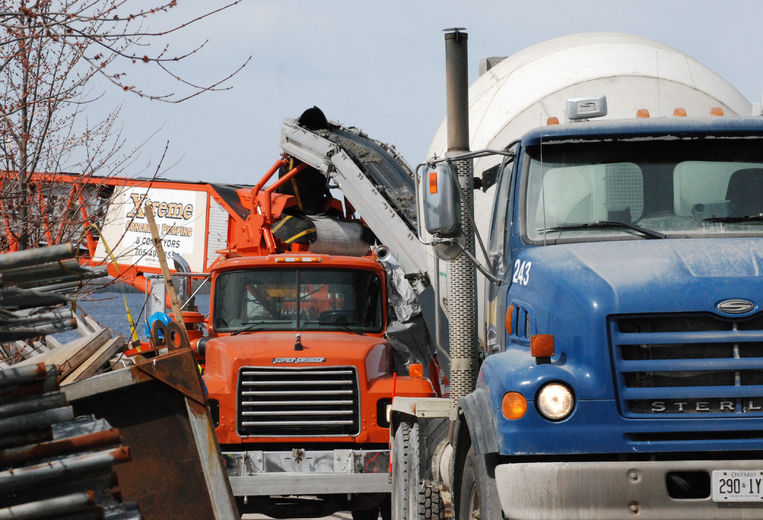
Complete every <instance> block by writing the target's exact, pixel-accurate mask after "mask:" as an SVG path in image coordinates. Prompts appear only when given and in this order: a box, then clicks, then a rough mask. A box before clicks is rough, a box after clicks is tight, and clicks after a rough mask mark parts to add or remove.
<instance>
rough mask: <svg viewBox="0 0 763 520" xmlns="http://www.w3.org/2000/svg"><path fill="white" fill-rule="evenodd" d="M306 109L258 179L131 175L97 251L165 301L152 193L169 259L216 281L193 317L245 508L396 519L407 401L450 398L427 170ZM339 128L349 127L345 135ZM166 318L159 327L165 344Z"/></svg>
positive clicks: (222, 439) (195, 343) (190, 323)
mask: <svg viewBox="0 0 763 520" xmlns="http://www.w3.org/2000/svg"><path fill="white" fill-rule="evenodd" d="M311 110H312V115H313V116H316V115H317V116H319V119H321V118H322V114H321V113H320V112H319V111H317V109H311ZM316 111H317V112H316ZM310 113H311V111H308V112H306V114H307V115H308V116H310ZM305 117H306V116H305V114H303V118H302V120H300V121H299V122H297V121H292V120H287V121H291V123H290V124H289V125H286V126H288V128H289V129H290V130H289V131H290V132H291V134H290V135H291V137H290V138H288V139H287V140H289V143H288V145H287V146H284V144H283V143H282V148H284V150H285V153H284V155H283V158H282V159H281V160H279V161H278V162H276V163H275V165H274V166H273V167H272V168H271V169H270V170H269V171H268V172H267V173H266V175H265V176H264V177H263V178H262V179H261V180H260V181H259V182H258V183H257V184H256V185H255V186H254V187H248V186H247V187H242V186H220V185H212V184H201V183H195V184H194V183H177V184H175V183H167V182H162V181H153V182H152V183H150V184H145V185H144V184H141V183H140V182H135V181H132V182H130V183H125V185H124V186H118V187H116V188H115V190H120V191H119V192H115V194H114V195H113V196H112V198H113V199H114V200H115V201H116V202H113V203H112V206H111V208H110V209H109V212H110V213H109V214H107V219H106V222H105V223H104V225H103V226H102V233H101V235H100V238H101V239H102V240H101V241H100V242H99V243H98V245H97V247H96V248H95V249H94V252H95V254H94V255H93V256H94V258H93V262H98V261H106V260H108V258H109V257H110V256H111V254H113V255H114V256H115V257H116V258H117V259H118V261H117V262H115V263H114V264H120V265H119V267H120V271H119V274H121V278H122V279H125V280H126V281H128V282H129V283H131V284H132V285H134V286H136V287H139V288H141V289H142V290H144V291H146V292H147V293H151V292H152V286H153V293H157V292H158V293H160V294H159V295H158V296H159V298H158V299H159V300H160V301H162V304H161V305H160V307H161V308H164V303H163V299H164V296H165V295H164V286H163V285H162V284H161V283H160V282H161V280H159V279H157V277H156V273H157V272H158V271H159V269H158V263H157V261H156V258H155V256H153V257H152V255H151V251H149V250H150V249H151V246H150V244H151V243H152V240H151V237H150V235H148V234H147V233H146V232H147V229H146V227H147V226H146V225H145V205H144V202H145V201H146V200H151V201H152V205H153V208H154V211H155V220H157V221H158V224H159V229H160V234H161V235H162V240H163V244H164V247H165V250H167V256H168V259H169V260H170V266H173V265H174V267H175V269H174V270H175V271H178V272H180V271H182V272H183V273H179V274H186V275H188V274H193V273H196V274H198V273H202V272H203V273H204V275H205V277H206V279H207V280H209V281H211V297H210V311H209V315H208V316H207V317H206V319H205V320H203V322H201V320H202V317H201V316H200V315H199V314H198V313H194V312H185V313H184V317H185V318H187V320H186V322H187V323H186V326H187V328H188V331H189V336H190V339H191V346H192V347H193V348H195V349H196V351H197V355H198V361H199V364H200V366H201V367H202V370H203V379H204V382H205V385H206V389H207V392H208V398H209V406H210V410H211V414H212V417H213V420H214V425H215V432H216V434H217V439H218V441H219V444H220V447H221V450H222V453H223V456H224V459H225V462H226V465H227V471H228V475H229V478H230V483H231V487H232V490H233V492H234V495H235V496H236V499H237V503H238V507H239V511H240V512H241V513H242V514H245V513H262V514H266V515H269V516H271V517H274V518H289V517H315V516H326V515H329V514H332V513H333V512H336V511H351V512H352V516H353V518H355V519H372V518H378V517H379V516H381V517H382V518H390V516H391V513H390V499H389V497H390V491H391V486H392V483H391V481H390V474H389V470H390V447H389V440H390V437H389V421H388V412H389V410H390V408H391V403H392V399H393V397H394V396H409V397H435V396H439V395H441V392H440V385H439V384H438V379H437V362H436V356H435V355H434V354H435V353H434V352H433V351H432V350H431V349H430V348H429V343H428V341H427V340H426V338H425V336H426V333H425V330H424V329H422V328H421V327H420V324H421V323H423V320H422V319H421V311H420V310H419V309H417V308H416V305H417V303H416V301H415V300H416V298H415V293H416V292H417V290H418V291H420V290H422V288H423V287H424V285H425V284H424V283H423V281H422V280H421V279H420V278H417V275H416V273H414V272H413V271H415V270H416V269H417V266H416V265H414V262H413V260H412V259H416V261H418V258H417V257H418V252H417V251H416V250H415V247H419V243H418V241H417V240H416V238H415V233H414V232H413V229H414V228H415V205H411V202H412V201H413V196H412V191H413V189H412V186H413V180H412V177H411V174H410V169H409V168H407V165H405V164H404V162H402V161H401V160H399V158H398V157H397V156H396V155H395V154H394V152H393V151H391V149H388V148H383V147H380V146H379V144H378V143H377V142H374V141H372V140H369V139H367V138H366V137H365V136H364V135H362V134H360V133H358V132H355V131H350V130H348V129H344V128H343V127H335V126H331V127H330V128H329V125H328V123H327V122H325V118H324V119H323V121H322V122H321V121H319V123H318V126H320V127H323V128H316V127H315V125H314V120H313V122H312V123H311V122H310V121H309V119H310V117H307V119H305ZM313 119H314V118H313ZM329 130H331V131H334V132H340V133H342V135H339V134H337V135H335V136H334V140H335V141H336V142H329V141H327V140H324V137H325V136H326V135H327V134H326V132H327V131H329ZM321 133H322V134H323V136H324V137H321V136H320V135H319V134H321ZM297 134H299V135H297ZM300 135H301V137H300ZM337 136H338V137H337ZM292 138H293V139H292ZM302 138H307V139H308V140H313V141H311V143H312V144H311V143H301V144H300V143H299V142H297V141H299V139H302ZM282 139H283V138H282ZM352 139H355V140H356V141H357V142H355V143H354V144H353V143H350V142H349V141H348V140H352ZM316 140H317V141H316ZM318 145H320V146H323V147H324V149H322V151H321V150H318V151H317V152H316V146H318ZM361 146H366V147H368V148H367V149H364V151H362V152H358V150H359V147H361ZM287 148H289V149H290V150H291V152H288V154H287V152H286V149H287ZM344 148H351V149H353V150H354V151H355V155H354V158H353V157H351V156H350V155H349V154H348V153H346V152H345V150H344ZM311 152H315V153H314V154H313V155H310V154H311ZM300 156H302V157H306V156H310V157H309V159H310V161H312V164H311V163H310V162H307V161H306V162H303V160H302V159H301V158H300ZM321 158H323V160H325V161H330V160H334V161H344V164H343V165H340V168H341V169H344V171H345V172H348V173H347V174H348V178H350V177H351V178H353V179H355V180H354V181H353V182H352V183H350V184H346V183H343V185H342V186H339V185H338V184H339V183H338V182H337V181H336V177H335V176H334V175H333V174H334V173H335V171H332V170H333V167H328V166H326V167H323V166H321V164H322V163H320V161H319V159H321ZM363 160H365V161H366V163H365V164H364V163H363ZM316 165H317V166H318V167H316ZM348 168H349V170H348ZM356 170H357V171H356ZM358 172H362V173H363V174H364V175H358V174H357V173H358ZM276 174H278V176H277V179H276V178H275V177H276ZM358 187H360V189H362V190H367V191H366V192H363V193H364V194H363V193H361V194H360V195H359V194H358V193H354V196H355V197H359V198H357V199H356V200H360V201H365V203H370V204H371V205H370V206H368V207H369V208H373V209H371V210H369V209H366V210H364V213H363V214H362V215H361V214H359V212H358V211H356V209H355V207H356V206H354V205H353V204H352V203H351V202H350V201H349V200H348V199H347V197H346V195H345V193H344V190H345V189H348V190H356V191H357V189H358ZM406 190H408V191H407V192H406ZM120 201H121V203H120ZM401 202H402V203H401ZM406 204H407V205H406ZM112 209H113V211H112ZM120 211H121V212H122V213H119V212H120ZM390 212H391V213H390ZM109 215H110V216H111V218H109ZM186 217H188V218H186ZM396 226H397V227H396ZM105 241H108V242H109V243H111V245H112V247H113V249H110V250H108V251H107V248H106V247H105V246H106V244H105V243H104V242H105ZM380 243H383V244H385V245H388V246H389V247H379V245H378V244H380ZM199 253H201V254H199ZM392 253H394V259H395V260H394V261H393V262H392V263H390V259H391V258H392V257H393V255H392ZM125 259H134V260H135V261H134V262H131V263H129V264H128V263H127V262H125ZM173 260H174V263H173ZM401 266H402V268H401ZM110 269H112V270H113V271H114V272H113V273H112V274H114V275H117V274H118V273H117V266H116V265H112V266H111V268H110ZM152 277H153V278H152ZM152 279H153V283H152V282H151V280H152ZM174 285H176V287H182V288H185V284H178V283H176V284H174ZM414 287H416V288H417V290H414V289H413V288H414ZM157 289H158V291H157ZM181 292H183V291H181ZM411 294H414V296H411ZM153 296H156V295H152V297H153ZM406 302H407V303H406ZM150 314H151V313H149V314H148V315H150ZM200 322H201V323H200ZM149 325H150V324H149ZM201 325H203V327H202V326H201ZM204 328H206V332H204V331H203V329H204ZM161 329H162V327H150V330H151V331H152V334H151V336H152V338H153V339H152V341H153V342H154V343H162V342H163V340H164V338H161V339H160V338H159V337H158V336H159V334H158V332H157V331H161ZM392 329H395V331H397V332H393V330H392ZM167 330H169V329H167ZM400 331H402V334H401V333H400ZM422 331H424V332H422ZM170 336H171V334H169V333H168V334H167V340H168V341H167V342H168V343H170V341H169V340H170V339H171V338H170ZM406 338H407V339H406ZM406 341H408V342H409V343H411V344H412V346H411V347H410V348H409V347H407V346H406V345H405V344H406ZM154 346H155V347H156V346H158V345H154Z"/></svg>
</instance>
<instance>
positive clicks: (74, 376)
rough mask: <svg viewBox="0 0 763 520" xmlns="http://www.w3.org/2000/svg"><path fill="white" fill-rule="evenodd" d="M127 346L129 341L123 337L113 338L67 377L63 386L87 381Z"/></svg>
mask: <svg viewBox="0 0 763 520" xmlns="http://www.w3.org/2000/svg"><path fill="white" fill-rule="evenodd" d="M126 345H127V340H126V339H125V338H123V337H122V336H117V337H115V338H111V339H110V340H109V341H107V342H106V343H104V344H103V345H102V346H101V348H99V349H98V350H97V351H96V352H95V353H94V354H93V355H92V356H90V357H89V358H87V359H86V360H85V361H84V362H83V363H82V364H81V365H80V366H79V367H77V369H76V370H74V371H73V372H72V373H71V374H69V375H68V376H66V377H65V378H64V379H63V381H61V386H63V385H68V384H70V383H74V382H75V381H80V380H82V379H87V378H88V377H90V376H94V375H95V374H96V372H97V370H98V369H99V368H100V367H101V366H102V365H104V364H105V363H106V362H108V360H109V359H111V358H112V357H113V356H114V354H116V353H117V352H119V351H120V350H121V349H124V347H125V346H126Z"/></svg>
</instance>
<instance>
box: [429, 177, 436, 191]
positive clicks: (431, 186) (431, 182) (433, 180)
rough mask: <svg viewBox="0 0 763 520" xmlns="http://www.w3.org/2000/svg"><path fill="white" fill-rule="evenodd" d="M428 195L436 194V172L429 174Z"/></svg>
mask: <svg viewBox="0 0 763 520" xmlns="http://www.w3.org/2000/svg"><path fill="white" fill-rule="evenodd" d="M429 193H430V194H432V195H434V194H436V193H437V171H433V172H429Z"/></svg>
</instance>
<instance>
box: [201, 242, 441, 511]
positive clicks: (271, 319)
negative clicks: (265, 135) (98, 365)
mask: <svg viewBox="0 0 763 520" xmlns="http://www.w3.org/2000/svg"><path fill="white" fill-rule="evenodd" d="M386 293H387V290H386V274H385V271H384V268H383V267H382V266H381V265H380V264H379V262H378V261H377V260H376V259H375V258H374V257H373V256H369V257H359V258H358V257H345V256H335V255H315V254H310V253H282V254H275V255H269V256H242V257H239V258H233V259H230V260H226V261H224V262H221V263H220V264H218V265H217V266H215V268H214V270H213V271H212V297H211V303H210V316H209V322H208V335H207V336H205V337H204V338H203V339H202V340H200V341H199V342H198V346H197V349H198V352H199V354H200V355H201V356H202V358H203V360H204V365H205V367H204V381H205V383H206V386H207V390H208V392H209V405H210V409H211V411H212V417H213V421H214V423H215V428H216V430H215V431H216V432H217V438H218V441H219V443H220V446H221V449H222V452H223V456H224V458H225V460H226V464H227V468H228V475H229V477H230V481H231V487H232V489H233V492H234V494H235V495H236V497H237V500H238V506H239V511H240V512H241V513H249V512H260V513H264V514H267V515H270V516H273V517H276V518H284V517H306V516H324V515H328V514H331V513H333V512H335V511H340V510H350V511H352V515H353V518H356V519H361V518H377V517H378V516H379V513H380V512H381V514H382V517H383V518H389V517H390V513H389V491H390V482H389V422H388V417H387V410H388V407H389V406H390V404H391V402H392V396H393V395H409V396H426V395H429V396H431V395H434V391H433V388H432V385H431V384H430V382H429V380H428V379H425V378H423V377H422V373H421V372H418V373H417V372H416V366H415V365H414V366H413V368H412V370H411V372H412V373H411V375H410V376H409V375H396V373H395V372H394V367H393V363H392V351H391V347H390V344H389V342H388V340H387V339H386V338H385V330H386V324H387V320H388V314H387V304H386Z"/></svg>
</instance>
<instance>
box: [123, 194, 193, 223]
mask: <svg viewBox="0 0 763 520" xmlns="http://www.w3.org/2000/svg"><path fill="white" fill-rule="evenodd" d="M130 199H131V200H132V203H133V209H132V210H131V211H130V212H129V213H128V214H127V218H146V212H145V210H144V208H145V205H146V203H150V204H151V206H152V207H153V208H154V215H155V216H157V217H160V218H171V219H175V220H191V218H193V204H181V203H180V202H154V201H152V200H151V199H148V198H146V195H145V194H140V193H131V194H130Z"/></svg>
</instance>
